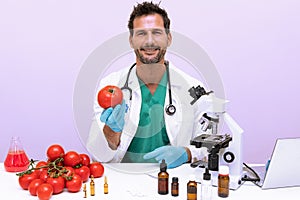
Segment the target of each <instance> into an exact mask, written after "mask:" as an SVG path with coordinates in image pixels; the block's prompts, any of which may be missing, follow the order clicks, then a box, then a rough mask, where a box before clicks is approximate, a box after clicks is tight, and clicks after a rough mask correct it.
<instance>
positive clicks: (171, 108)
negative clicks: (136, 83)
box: [121, 61, 176, 115]
mask: <svg viewBox="0 0 300 200" xmlns="http://www.w3.org/2000/svg"><path fill="white" fill-rule="evenodd" d="M164 64H165V66H166V70H167V78H168V87H169V89H168V93H169V105H168V106H167V107H166V109H165V110H166V113H167V114H168V115H173V114H174V113H175V112H176V107H175V106H174V105H173V104H172V90H171V81H170V70H169V62H168V61H165V63H164ZM135 66H136V63H133V64H132V65H131V67H130V68H129V71H128V73H127V77H126V81H125V83H124V85H123V87H121V90H128V91H129V100H130V101H131V100H132V89H131V88H130V87H129V85H128V82H129V77H130V74H131V71H132V69H133V68H134V67H135Z"/></svg>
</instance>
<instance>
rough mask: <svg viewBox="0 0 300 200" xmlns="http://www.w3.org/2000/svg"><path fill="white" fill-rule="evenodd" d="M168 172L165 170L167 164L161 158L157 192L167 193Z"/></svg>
mask: <svg viewBox="0 0 300 200" xmlns="http://www.w3.org/2000/svg"><path fill="white" fill-rule="evenodd" d="M168 186H169V174H168V172H167V164H166V162H165V160H164V159H163V160H162V162H161V163H160V172H159V173H158V194H168V193H169V187H168Z"/></svg>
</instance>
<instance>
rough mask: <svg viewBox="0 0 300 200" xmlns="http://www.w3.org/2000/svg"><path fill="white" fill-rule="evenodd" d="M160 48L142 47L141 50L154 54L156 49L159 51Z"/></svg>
mask: <svg viewBox="0 0 300 200" xmlns="http://www.w3.org/2000/svg"><path fill="white" fill-rule="evenodd" d="M159 50H160V48H159V47H146V48H141V49H140V51H143V52H145V53H146V54H149V55H152V54H154V53H155V52H156V51H159Z"/></svg>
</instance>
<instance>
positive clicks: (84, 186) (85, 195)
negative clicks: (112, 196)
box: [83, 184, 87, 198]
mask: <svg viewBox="0 0 300 200" xmlns="http://www.w3.org/2000/svg"><path fill="white" fill-rule="evenodd" d="M83 194H84V196H83V198H87V193H86V184H84V185H83Z"/></svg>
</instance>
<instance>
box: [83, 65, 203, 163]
mask: <svg viewBox="0 0 300 200" xmlns="http://www.w3.org/2000/svg"><path fill="white" fill-rule="evenodd" d="M169 69H170V83H171V89H172V104H173V105H174V106H175V107H176V113H175V114H174V115H172V116H170V115H168V114H166V112H165V113H164V118H165V125H166V130H167V134H168V137H169V140H170V143H171V145H173V146H184V147H188V148H189V149H190V151H191V155H192V161H193V160H195V159H202V158H203V156H204V155H206V154H207V151H206V149H204V148H201V149H199V148H198V149H197V148H195V146H192V145H190V140H191V139H193V138H194V137H196V136H197V135H199V134H201V133H203V131H202V130H201V124H200V123H199V120H200V118H201V116H202V115H203V113H204V111H205V109H206V108H207V107H208V106H209V105H206V104H207V103H206V102H205V101H203V100H201V99H202V97H201V98H200V99H199V100H198V101H197V102H196V103H195V104H194V105H191V104H190V102H191V101H192V100H193V98H192V97H191V96H190V94H189V92H188V90H189V89H190V88H191V87H192V86H195V87H196V86H198V85H201V86H203V84H202V83H201V82H200V81H198V80H196V79H194V78H192V77H190V76H189V75H187V74H185V73H184V72H182V71H181V70H179V69H178V68H176V67H175V66H173V65H172V64H171V63H170V64H169ZM128 70H129V69H128V68H126V69H123V70H121V71H118V72H114V73H112V74H110V75H109V76H107V77H105V78H103V79H102V80H101V81H100V84H99V87H98V90H97V92H96V94H97V93H98V91H99V90H100V89H101V88H103V87H104V86H106V85H117V86H119V87H120V88H121V87H123V85H124V83H125V81H126V76H127V74H128ZM128 85H129V87H130V88H131V89H132V101H131V102H130V101H129V98H127V99H126V98H125V101H126V104H127V105H128V106H129V109H128V112H127V113H126V115H125V126H124V129H123V131H122V134H121V142H120V145H119V146H118V148H117V150H112V149H110V147H109V146H108V143H107V140H106V138H105V136H104V134H103V126H104V123H102V122H101V121H100V115H101V112H102V111H103V109H102V108H100V106H99V105H98V103H97V98H96V96H95V104H94V110H95V115H94V118H93V120H92V125H91V129H90V133H89V137H88V140H87V144H86V145H87V149H88V151H89V152H90V153H91V154H92V156H93V157H94V159H96V160H98V161H100V162H121V161H122V159H123V157H124V155H125V153H126V151H127V149H128V147H129V145H130V142H131V141H132V139H133V137H134V135H135V133H136V130H137V127H138V123H139V117H140V108H141V91H140V86H139V83H138V79H137V76H136V67H134V68H133V69H132V71H131V73H130V77H129V81H128ZM167 105H169V93H168V87H167V91H166V97H165V107H166V106H167Z"/></svg>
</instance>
